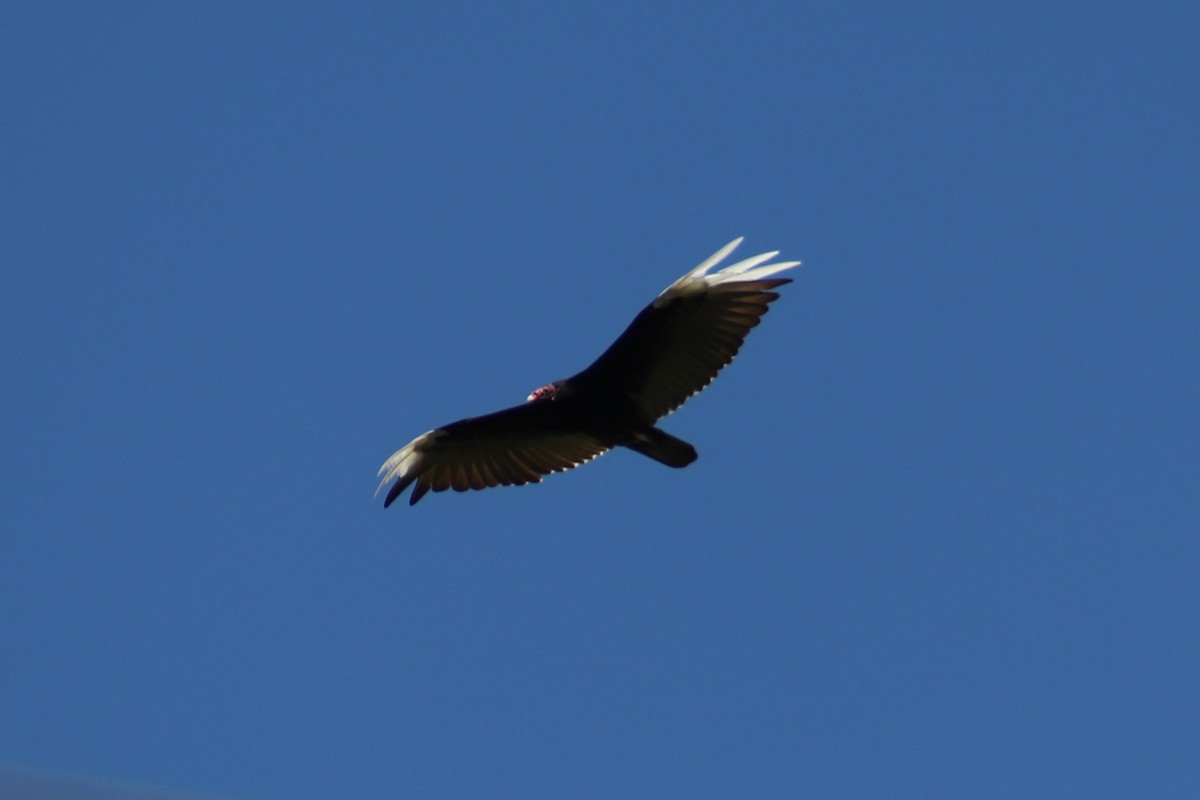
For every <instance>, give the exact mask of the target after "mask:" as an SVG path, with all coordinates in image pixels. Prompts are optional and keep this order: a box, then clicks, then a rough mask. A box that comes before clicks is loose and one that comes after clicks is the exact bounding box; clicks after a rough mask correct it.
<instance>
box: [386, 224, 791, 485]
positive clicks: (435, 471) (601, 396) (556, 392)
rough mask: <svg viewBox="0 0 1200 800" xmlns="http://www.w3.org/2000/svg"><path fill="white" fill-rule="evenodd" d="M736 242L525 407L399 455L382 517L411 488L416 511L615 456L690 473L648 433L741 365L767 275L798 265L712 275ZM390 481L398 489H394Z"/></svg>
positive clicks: (679, 444) (456, 426) (761, 259)
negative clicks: (447, 496) (431, 496)
mask: <svg viewBox="0 0 1200 800" xmlns="http://www.w3.org/2000/svg"><path fill="white" fill-rule="evenodd" d="M741 243H742V240H741V238H738V239H734V240H733V241H732V242H730V243H729V244H727V245H725V246H724V247H722V248H721V249H720V250H718V251H717V252H716V253H713V254H712V256H710V257H709V258H707V259H705V261H704V263H702V264H700V266H698V267H696V268H695V269H694V270H692V271H691V272H689V273H687V274H686V275H684V276H683V277H682V278H680V279H679V280H677V281H675V282H674V283H672V284H671V285H670V286H668V287H667V288H666V289H665V290H663V292H662V294H660V295H659V296H658V297H656V298H654V301H653V302H651V303H650V305H648V306H646V307H645V308H644V309H642V311H641V313H640V314H638V315H637V316H636V317H634V320H633V322H632V323H630V325H629V327H628V328H626V329H625V332H624V333H622V334H621V335H620V336H619V337H617V340H616V341H615V342H613V343H612V345H611V346H610V347H609V348H608V349H607V350H605V351H604V353H603V354H601V356H600V357H599V358H597V359H596V360H595V361H594V362H593V363H592V364H591V366H589V367H588V368H587V369H585V370H583V371H582V372H580V373H579V374H577V375H574V376H572V377H570V378H567V379H566V380H560V381H554V382H553V383H548V384H546V385H545V386H543V387H541V388H539V389H536V390H534V392H533V394H531V395H529V397H528V398H527V399H526V401H525V403H524V404H522V405H519V406H514V407H512V408H506V409H504V410H503V411H497V412H495V413H492V414H485V415H484V416H481V417H470V418H468V419H461V420H459V421H458V422H452V423H450V424H449V425H443V426H442V427H440V428H436V429H434V430H432V431H429V432H428V433H424V434H421V435H420V436H418V437H417V438H416V439H413V440H412V441H411V442H409V443H408V444H406V445H405V446H404V447H402V448H400V449H399V450H397V451H396V452H395V453H394V454H393V455H392V457H391V458H389V459H388V460H387V461H385V462H384V464H383V466H382V467H380V469H379V474H380V475H382V476H383V481H382V482H381V483H380V484H379V489H377V490H376V493H378V491H380V490H382V489H383V487H384V486H386V485H387V484H388V483H392V487H391V488H390V489H389V490H388V493H387V496H386V497H385V499H384V501H383V505H384V507H385V508H386V507H387V506H390V505H391V504H392V501H394V500H395V499H396V498H397V497H399V496H400V493H401V492H403V491H404V490H405V489H407V488H408V487H409V486H412V485H414V484H415V486H414V488H413V490H412V494H411V495H410V496H409V498H408V503H409V505H414V504H415V503H416V502H417V501H418V500H420V499H421V498H422V497H424V496H425V494H426V492H428V491H430V490H431V489H432V490H433V491H435V492H444V491H445V490H447V489H454V490H455V491H457V492H465V491H466V490H467V489H485V488H489V487H492V486H519V485H521V484H526V483H538V482H540V481H541V480H542V476H543V475H549V474H550V473H552V472H563V471H566V470H568V469H572V468H573V467H577V466H579V465H580V464H583V463H585V462H587V461H591V460H592V459H593V458H595V457H596V456H599V455H601V454H602V453H604V452H606V451H608V450H611V449H612V448H613V447H616V446H618V445H619V446H622V447H628V448H629V449H631V450H635V451H637V452H639V453H641V454H642V455H644V456H649V457H650V458H652V459H654V460H655V461H658V462H660V463H662V464H666V465H667V466H668V467H686V466H687V465H688V464H690V463H692V462H693V461H695V460H696V449H695V448H694V447H692V446H691V445H690V444H688V443H687V442H685V441H683V440H682V439H678V438H676V437H674V436H672V435H671V434H669V433H667V432H666V431H663V430H661V429H660V428H657V427H655V424H654V423H655V422H657V421H658V420H659V419H660V418H662V417H665V416H666V415H667V414H670V413H671V412H672V411H674V410H675V409H677V408H679V407H680V406H681V405H683V403H684V401H686V400H687V399H688V398H689V397H691V396H692V395H694V394H696V393H697V392H699V391H700V390H701V389H703V388H704V387H705V386H707V385H708V384H709V383H711V382H712V379H713V378H715V377H716V375H717V373H718V372H719V371H720V369H721V367H723V366H725V365H726V364H728V363H729V362H730V361H732V360H733V357H734V356H735V355H737V352H738V349H739V348H740V347H741V346H742V341H743V340H744V339H745V338H746V334H747V333H749V332H750V329H751V328H753V327H754V326H755V325H757V324H758V322H759V318H761V317H762V315H763V314H765V313H767V305H768V304H769V303H770V302H771V301H773V300H777V299H778V298H779V295H778V294H777V293H776V292H774V291H772V290H773V289H775V288H777V287H779V286H782V285H783V284H785V283H791V279H790V278H776V277H772V276H773V275H777V274H778V273H780V272H783V271H784V270H788V269H791V268H792V267H795V266H798V265H799V264H800V262H799V261H783V262H777V263H774V264H772V263H769V262H770V261H771V259H773V258H775V256H777V255H779V252H778V251H776V252H772V253H762V254H761V255H757V256H754V257H753V258H748V259H746V260H745V261H739V262H738V263H736V264H731V265H729V266H727V267H725V268H724V269H720V270H718V271H716V272H710V270H712V269H713V267H716V266H717V265H718V264H720V263H721V262H722V261H724V260H725V259H726V258H727V257H728V256H729V254H730V253H732V252H733V251H734V249H735V248H736V247H737V246H738V245H739V244H741ZM393 481H394V483H393Z"/></svg>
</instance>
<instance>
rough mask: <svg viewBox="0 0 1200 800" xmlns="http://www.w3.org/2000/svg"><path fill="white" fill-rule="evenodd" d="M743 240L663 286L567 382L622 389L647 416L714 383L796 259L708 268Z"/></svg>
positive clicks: (656, 415)
mask: <svg viewBox="0 0 1200 800" xmlns="http://www.w3.org/2000/svg"><path fill="white" fill-rule="evenodd" d="M741 243H742V240H741V238H738V239H734V240H733V241H732V242H730V243H729V244H727V245H725V246H724V247H722V248H721V249H720V250H718V251H717V252H716V253H714V254H713V255H712V256H710V257H709V258H707V259H706V260H705V261H704V262H703V263H702V264H700V266H698V267H696V268H695V269H694V270H692V271H691V272H689V273H687V274H686V275H684V276H683V277H682V278H680V279H679V280H677V281H675V282H674V283H672V284H671V285H670V286H668V287H667V288H666V289H665V290H664V291H663V292H662V294H660V295H659V296H658V297H657V298H655V300H654V302H652V303H651V304H650V305H648V306H646V308H644V309H643V310H642V312H641V313H640V314H638V315H637V317H635V318H634V320H633V322H632V323H630V325H629V327H628V328H626V329H625V332H624V333H622V334H621V335H620V336H619V337H618V338H617V340H616V341H615V342H613V344H612V346H610V347H609V348H608V349H607V350H605V351H604V353H603V354H602V355H601V356H600V357H599V358H598V359H596V361H595V362H593V363H592V365H591V366H589V367H588V368H587V369H585V370H584V371H583V372H581V373H579V374H578V375H576V376H574V377H573V378H570V379H569V381H570V382H578V383H579V384H580V385H585V384H588V383H592V384H594V385H603V386H605V387H606V389H608V390H615V389H619V390H621V391H623V392H624V393H625V394H626V395H627V396H628V397H630V398H631V399H633V401H634V402H635V403H636V404H637V405H638V407H639V408H640V410H641V411H642V413H643V414H644V415H645V416H646V417H647V418H648V419H651V420H655V419H658V418H659V417H663V416H665V415H667V414H669V413H671V412H672V411H674V410H675V409H677V408H679V406H681V405H683V403H684V401H686V400H687V399H688V398H689V397H691V396H692V395H694V394H696V392H699V391H700V390H701V389H703V388H704V387H705V386H707V385H708V384H709V383H711V382H712V379H713V378H715V377H716V375H717V373H718V372H720V370H721V368H722V367H724V366H725V365H726V364H728V363H729V362H730V361H732V360H733V357H734V356H735V355H737V352H738V350H739V349H740V348H741V346H742V342H743V341H744V340H745V338H746V334H747V333H749V332H750V329H751V328H753V327H754V326H755V325H757V324H758V321H759V318H761V317H762V315H763V314H765V313H766V312H767V305H768V304H769V303H770V302H771V301H773V300H776V299H778V298H779V295H778V294H777V293H775V292H773V291H771V290H772V289H774V288H776V287H778V286H782V285H783V284H785V283H791V279H790V278H772V277H771V276H772V275H776V274H778V273H780V272H783V271H784V270H788V269H791V268H792V267H795V266H798V265H799V264H800V262H799V261H783V262H778V263H774V264H771V263H767V262H769V261H770V260H771V259H773V258H774V257H775V256H777V255H779V253H778V251H776V252H772V253H762V254H761V255H757V256H754V257H752V258H748V259H746V260H745V261H739V262H738V263H736V264H731V265H729V266H727V267H725V268H724V269H721V270H719V271H717V272H713V273H711V274H710V272H709V271H710V270H711V269H712V268H713V267H715V266H717V265H718V264H720V263H721V262H722V261H724V260H725V258H726V257H728V256H729V254H730V253H732V252H733V250H734V249H735V248H736V247H737V246H738V245H739V244H741Z"/></svg>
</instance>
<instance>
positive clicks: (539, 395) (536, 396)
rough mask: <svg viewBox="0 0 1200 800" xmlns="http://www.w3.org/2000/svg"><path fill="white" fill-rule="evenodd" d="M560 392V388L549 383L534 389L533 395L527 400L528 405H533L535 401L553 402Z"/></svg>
mask: <svg viewBox="0 0 1200 800" xmlns="http://www.w3.org/2000/svg"><path fill="white" fill-rule="evenodd" d="M557 392H558V387H557V386H555V385H554V384H553V383H547V384H546V385H545V386H542V387H541V388H538V389H534V390H533V394H531V395H529V397H526V398H525V402H526V403H532V402H533V401H534V400H553V399H554V395H555V394H556V393H557Z"/></svg>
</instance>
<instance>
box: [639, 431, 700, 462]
mask: <svg viewBox="0 0 1200 800" xmlns="http://www.w3.org/2000/svg"><path fill="white" fill-rule="evenodd" d="M622 444H623V445H625V446H626V447H628V448H629V449H630V450H635V451H637V452H639V453H641V454H642V455H644V456H649V457H650V458H653V459H654V460H655V461H657V462H659V463H660V464H666V465H667V466H668V467H676V468H678V467H686V466H687V465H688V464H690V463H692V462H693V461H695V460H696V448H694V447H692V446H691V445H690V444H688V443H687V442H685V441H684V440H683V439H678V438H676V437H674V436H672V435H671V434H669V433H667V432H666V431H663V430H659V429H658V428H653V427H647V428H645V429H643V430H640V431H638V432H637V433H635V434H634V435H633V437H632V438H631V439H630V440H629V441H628V442H622Z"/></svg>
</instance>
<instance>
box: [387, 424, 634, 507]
mask: <svg viewBox="0 0 1200 800" xmlns="http://www.w3.org/2000/svg"><path fill="white" fill-rule="evenodd" d="M554 405H555V404H554V402H553V401H546V402H536V403H526V404H524V405H520V406H514V407H512V408H507V409H504V410H503V411H497V412H495V413H493V414H486V415H484V416H482V417H471V418H468V419H462V420H459V421H458V422H452V423H450V424H449V425H445V426H443V427H441V428H437V429H436V430H432V431H429V432H428V433H425V434H422V435H421V436H418V437H417V438H416V439H413V440H412V441H411V442H409V443H408V444H407V445H405V446H404V447H402V448H400V449H399V450H397V451H396V452H395V453H394V454H393V455H392V457H391V458H389V459H388V460H387V461H385V462H384V464H383V466H382V467H380V469H379V474H380V475H382V476H383V481H382V482H381V483H380V484H379V489H382V488H383V487H384V486H386V485H387V484H388V483H390V482H391V481H395V483H394V484H392V488H391V489H389V490H388V493H387V497H386V498H385V499H384V503H383V505H384V507H385V508H386V507H387V506H389V505H391V504H392V501H393V500H395V499H396V498H397V497H398V496H399V495H400V493H401V492H403V491H404V490H405V489H407V488H408V487H409V486H411V485H412V484H414V483H415V484H416V486H415V487H414V488H413V491H412V495H411V496H410V497H409V500H408V504H409V505H414V504H416V502H417V501H418V500H420V499H421V498H422V497H423V496H424V495H425V493H426V492H428V491H430V490H431V489H432V490H433V491H435V492H444V491H446V490H447V489H454V490H455V491H456V492H465V491H466V490H468V489H486V488H488V487H491V486H519V485H521V484H525V483H538V482H540V481H541V480H542V476H543V475H549V474H550V473H552V472H563V471H565V470H568V469H571V468H573V467H577V466H579V465H580V464H583V463H585V462H587V461H591V460H592V459H593V458H595V457H596V456H598V455H600V454H601V453H603V452H605V451H606V450H608V449H610V447H611V446H612V445H610V444H606V443H604V442H602V441H600V440H599V439H596V438H594V437H592V436H589V435H587V434H586V433H582V432H580V431H579V430H578V429H577V428H576V427H574V426H572V425H570V424H569V421H564V420H559V419H556V418H555V415H554V408H553V407H554ZM377 491H378V490H377Z"/></svg>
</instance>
